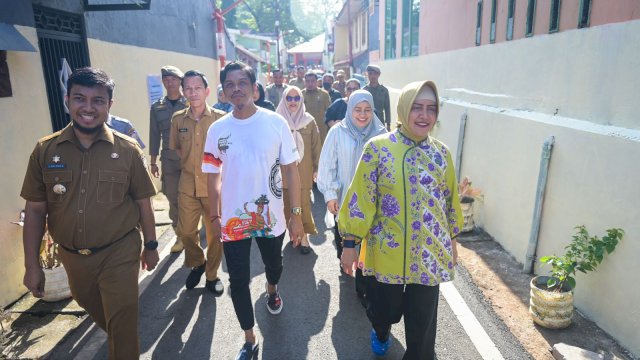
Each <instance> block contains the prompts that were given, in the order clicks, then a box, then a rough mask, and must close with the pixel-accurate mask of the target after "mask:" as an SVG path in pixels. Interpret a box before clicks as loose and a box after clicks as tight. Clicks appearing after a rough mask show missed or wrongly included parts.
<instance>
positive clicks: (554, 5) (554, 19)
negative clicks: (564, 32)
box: [549, 0, 560, 33]
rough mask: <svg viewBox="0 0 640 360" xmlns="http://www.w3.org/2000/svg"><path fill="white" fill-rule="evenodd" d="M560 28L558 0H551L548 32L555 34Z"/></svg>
mask: <svg viewBox="0 0 640 360" xmlns="http://www.w3.org/2000/svg"><path fill="white" fill-rule="evenodd" d="M559 28H560V0H551V15H550V16H549V32H550V33H553V32H557V31H558V30H559Z"/></svg>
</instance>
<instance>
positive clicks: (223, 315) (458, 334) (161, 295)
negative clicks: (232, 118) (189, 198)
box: [50, 191, 530, 360]
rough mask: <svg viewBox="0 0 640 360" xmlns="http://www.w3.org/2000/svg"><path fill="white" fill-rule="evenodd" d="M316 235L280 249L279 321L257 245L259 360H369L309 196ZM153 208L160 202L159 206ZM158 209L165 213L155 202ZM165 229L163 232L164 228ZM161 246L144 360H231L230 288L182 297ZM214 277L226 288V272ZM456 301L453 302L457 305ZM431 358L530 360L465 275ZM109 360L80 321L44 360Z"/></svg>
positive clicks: (398, 352) (450, 292)
mask: <svg viewBox="0 0 640 360" xmlns="http://www.w3.org/2000/svg"><path fill="white" fill-rule="evenodd" d="M314 195H315V199H316V201H315V203H314V206H313V212H314V218H315V219H316V225H317V227H318V230H319V234H318V235H316V236H313V237H312V239H311V242H312V246H313V250H314V251H313V252H312V253H311V254H309V255H302V254H300V252H299V251H298V249H294V248H292V247H291V245H286V246H285V247H284V249H283V254H284V263H285V269H284V273H283V275H282V279H281V282H280V291H281V294H282V298H283V302H284V309H283V312H282V314H280V315H279V316H272V315H270V314H269V313H268V312H267V310H266V308H265V299H264V282H265V279H264V275H263V272H264V271H263V268H262V266H261V264H262V262H261V259H260V254H259V251H258V249H257V246H255V244H254V245H253V246H252V253H251V261H252V263H251V265H252V268H251V275H252V282H251V293H252V299H253V301H254V306H255V310H256V311H255V317H256V330H257V335H258V338H259V340H260V346H261V351H260V358H261V359H341V360H342V359H354V360H355V359H374V358H375V356H374V355H373V354H372V352H371V350H370V346H369V329H370V325H369V322H368V320H367V317H366V315H365V312H364V309H363V307H362V306H361V304H360V302H359V299H358V298H357V297H356V294H355V291H354V290H353V289H354V281H353V279H352V278H350V277H347V276H345V275H341V274H340V272H339V270H338V260H337V259H336V257H335V247H334V245H333V234H332V231H331V230H327V229H326V228H325V226H324V223H323V222H322V219H323V216H324V211H325V207H324V202H323V200H322V195H320V193H318V192H317V191H316V192H315V193H314ZM156 205H158V202H156ZM159 206H163V205H162V203H161V202H160V205H159ZM163 228H167V226H164V227H163ZM168 228H169V230H168V231H166V232H165V233H164V235H163V236H162V237H161V238H160V239H159V241H160V243H161V245H160V246H161V248H160V256H161V261H160V264H159V265H158V267H157V269H156V270H155V271H154V272H152V273H149V274H142V276H141V278H140V284H141V287H140V292H141V294H140V332H141V353H142V355H141V359H233V358H234V357H235V355H236V353H237V351H238V350H239V348H240V347H241V346H242V343H243V338H242V331H241V330H240V327H239V324H238V321H237V319H236V317H235V314H234V311H233V305H232V302H231V298H230V296H229V291H228V288H226V289H225V293H224V294H223V295H222V296H221V297H219V298H216V297H214V296H213V295H212V294H211V293H210V292H208V291H206V290H205V289H204V279H203V280H202V282H201V285H199V286H198V287H196V288H195V289H193V290H189V291H187V290H186V289H185V288H184V280H185V279H186V277H187V274H188V272H189V270H188V269H186V268H184V267H182V263H183V257H184V255H183V254H170V253H169V248H170V246H171V244H172V243H173V241H174V236H175V235H174V234H173V231H172V230H171V228H170V227H168ZM221 270H222V271H221V273H220V276H221V278H222V280H223V282H224V284H225V287H228V284H229V283H228V274H227V273H226V263H225V262H224V260H223V263H222V266H221ZM458 293H459V295H458ZM472 339H473V340H472ZM404 348H405V340H404V325H403V323H402V322H400V323H399V324H397V325H395V326H394V327H393V329H392V346H391V348H390V350H389V352H388V353H387V356H386V357H385V358H386V359H400V358H401V357H402V354H403V352H404ZM436 353H437V356H438V358H439V359H447V360H449V359H461V360H462V359H464V360H474V359H519V360H520V359H529V358H530V356H529V355H528V354H527V352H526V351H525V350H524V349H523V348H522V346H521V345H520V344H519V343H518V341H517V340H516V339H515V338H514V337H513V335H512V334H511V333H510V332H509V331H508V329H507V328H506V327H505V326H504V325H503V323H502V322H501V321H500V320H498V319H497V317H496V316H495V314H494V313H493V312H492V311H491V310H490V309H489V308H488V306H487V305H486V303H485V302H483V301H482V295H481V293H480V292H479V290H478V289H477V288H476V286H475V285H474V284H473V282H472V281H471V280H470V278H469V274H468V273H467V272H466V270H465V269H464V268H463V267H459V269H458V277H457V279H456V280H455V281H454V282H453V284H451V283H449V284H446V285H443V286H441V296H440V303H439V310H438V334H437V344H436ZM71 358H73V359H107V358H108V349H107V343H106V335H105V333H104V332H102V331H101V330H99V329H98V328H96V327H95V326H94V325H93V323H92V322H91V320H89V319H87V320H86V321H85V322H84V323H83V324H82V325H81V326H80V327H79V328H78V329H77V330H75V331H74V332H73V333H72V334H71V335H70V336H69V337H67V338H66V339H65V341H63V342H62V343H61V344H59V345H58V347H57V348H56V349H55V350H54V351H53V354H52V356H51V357H50V359H71Z"/></svg>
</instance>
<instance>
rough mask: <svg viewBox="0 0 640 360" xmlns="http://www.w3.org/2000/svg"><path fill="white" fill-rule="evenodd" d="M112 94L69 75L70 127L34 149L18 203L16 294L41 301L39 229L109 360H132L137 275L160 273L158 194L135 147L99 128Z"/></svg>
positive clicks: (102, 79)
mask: <svg viewBox="0 0 640 360" xmlns="http://www.w3.org/2000/svg"><path fill="white" fill-rule="evenodd" d="M113 86H114V83H113V80H111V79H110V78H109V76H108V75H107V74H106V73H105V72H104V71H102V70H99V69H94V68H82V69H77V70H76V71H75V72H74V73H73V74H72V75H71V77H69V80H68V83H67V96H66V98H65V101H66V102H67V106H68V108H69V113H70V116H71V120H72V124H70V125H68V126H67V127H65V128H64V129H62V130H61V131H58V132H56V133H54V134H53V135H49V136H47V137H44V138H42V139H40V140H39V141H38V143H37V144H36V147H35V149H34V150H33V153H32V154H31V157H30V159H29V164H28V167H27V173H26V175H25V179H24V183H23V186H22V191H21V193H20V195H21V196H22V197H23V198H24V199H25V200H26V205H25V223H24V233H23V241H24V252H25V270H26V271H25V275H24V285H25V286H26V287H27V288H28V289H29V290H30V291H31V292H32V293H33V295H34V296H36V297H42V295H43V292H44V282H45V278H44V273H43V271H42V269H41V268H40V264H39V261H38V254H39V249H40V242H41V240H42V237H43V234H44V231H45V224H47V225H48V230H49V233H50V234H51V236H52V238H53V240H54V241H55V242H56V243H58V244H59V245H60V247H61V248H62V249H61V250H60V257H61V260H62V263H63V265H64V268H65V270H66V272H67V275H68V277H69V286H70V288H71V294H72V295H73V298H74V299H75V300H76V301H77V302H78V304H79V305H80V306H82V307H83V308H84V309H85V310H87V312H88V313H89V315H90V316H91V317H92V318H93V320H94V321H95V322H96V324H97V325H98V326H99V327H100V328H102V329H103V330H105V331H106V332H107V334H108V337H109V358H110V359H137V358H138V356H139V338H138V273H139V269H140V267H141V265H142V268H143V269H147V270H153V269H154V268H155V266H156V264H157V263H158V252H157V250H156V248H157V246H158V242H157V241H156V234H155V221H154V216H153V209H152V207H151V199H150V197H151V196H153V195H155V193H156V191H155V188H154V186H153V182H152V181H151V176H150V175H149V172H148V170H147V167H146V160H145V157H144V154H143V153H142V150H140V148H139V147H138V145H137V143H135V140H133V139H131V138H129V137H127V136H124V135H121V134H119V133H117V132H115V131H112V130H111V129H110V128H108V127H107V125H106V124H105V122H106V120H107V118H108V116H109V108H110V107H111V104H112V95H113ZM139 226H141V228H142V232H143V234H144V240H145V243H144V250H141V248H142V243H141V238H140V231H139V229H138V227H139Z"/></svg>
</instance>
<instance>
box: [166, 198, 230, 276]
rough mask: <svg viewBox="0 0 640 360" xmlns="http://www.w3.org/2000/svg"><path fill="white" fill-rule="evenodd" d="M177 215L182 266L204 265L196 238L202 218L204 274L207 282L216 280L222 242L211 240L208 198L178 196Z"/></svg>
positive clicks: (198, 240) (197, 238)
mask: <svg viewBox="0 0 640 360" xmlns="http://www.w3.org/2000/svg"><path fill="white" fill-rule="evenodd" d="M178 204H179V205H180V206H179V209H180V211H179V214H178V229H177V230H176V234H177V235H178V236H179V237H180V239H182V244H184V251H185V254H184V266H186V267H190V268H193V267H196V266H200V265H202V264H204V261H205V255H204V251H203V249H202V247H200V237H199V236H198V224H199V223H200V218H201V217H204V219H203V221H202V222H203V223H204V227H205V231H206V234H207V259H206V260H207V266H206V268H205V274H206V276H207V280H209V281H213V280H215V279H217V278H218V268H220V262H221V261H222V242H221V241H220V239H214V238H213V225H212V224H211V222H210V221H209V219H208V217H209V198H206V197H205V198H197V197H193V196H189V195H187V194H185V193H180V194H179V195H178Z"/></svg>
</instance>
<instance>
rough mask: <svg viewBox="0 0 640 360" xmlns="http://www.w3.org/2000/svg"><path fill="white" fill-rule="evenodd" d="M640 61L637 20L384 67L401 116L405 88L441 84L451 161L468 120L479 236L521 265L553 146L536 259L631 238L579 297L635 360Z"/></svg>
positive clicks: (467, 155)
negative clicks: (587, 239) (544, 155)
mask: <svg viewBox="0 0 640 360" xmlns="http://www.w3.org/2000/svg"><path fill="white" fill-rule="evenodd" d="M639 53H640V21H638V20H635V21H629V22H625V23H613V24H608V25H603V26H595V27H590V28H587V29H580V30H571V31H564V32H559V33H557V34H551V35H548V34H547V35H541V36H534V37H531V38H527V39H522V40H518V41H510V42H502V43H499V44H494V45H491V46H479V47H475V46H474V47H471V48H466V49H461V50H457V51H448V52H439V53H435V54H431V55H422V56H419V57H417V58H405V59H395V60H387V61H382V62H381V63H380V65H381V67H382V74H383V76H382V77H381V82H382V83H384V84H385V85H387V86H389V87H390V88H391V97H392V107H394V108H395V106H396V105H395V102H396V101H397V95H398V90H399V89H400V88H401V87H402V86H403V85H405V84H406V83H408V82H410V81H415V80H416V79H421V78H422V79H432V80H435V82H436V83H437V84H438V87H439V89H440V92H441V95H442V96H443V99H444V104H443V107H442V112H441V115H440V119H439V120H440V125H439V126H438V128H437V137H439V138H441V139H442V140H443V141H444V142H445V143H446V144H448V145H449V147H450V148H451V150H452V151H454V152H455V150H456V148H457V145H458V139H457V136H458V128H459V123H460V116H461V114H462V113H463V112H464V111H467V112H468V121H467V128H466V137H465V141H464V155H463V158H462V163H461V164H460V165H461V170H462V171H461V174H462V175H463V176H464V175H468V176H470V177H471V179H472V180H473V182H474V184H475V185H476V186H478V187H479V188H480V189H482V190H483V191H484V193H485V200H484V202H483V203H480V204H477V206H476V208H477V210H478V211H479V213H478V223H479V225H480V226H482V227H483V228H484V229H485V230H486V231H488V232H489V233H490V234H491V235H493V236H494V237H495V239H496V240H497V241H498V242H499V243H500V244H501V245H502V246H504V248H505V249H507V251H509V252H510V253H511V254H512V255H513V256H514V257H516V259H518V260H519V261H520V262H524V261H525V254H526V248H527V242H528V240H529V233H530V230H531V224H532V215H533V208H534V199H535V190H536V182H537V176H538V170H539V161H540V154H541V149H542V144H543V142H544V140H545V139H546V138H547V137H548V136H551V135H554V136H555V139H556V145H555V147H554V150H553V156H552V160H551V165H550V169H549V181H548V185H547V191H546V196H545V203H544V208H543V212H542V214H543V215H542V223H541V230H540V242H539V246H538V252H537V253H538V255H539V256H543V255H547V254H552V253H554V252H556V253H560V252H561V251H562V249H563V248H564V246H566V245H567V244H568V243H569V241H570V240H571V236H572V235H573V234H574V229H573V228H574V226H577V225H581V224H585V225H587V227H588V228H589V229H590V230H591V231H592V232H593V233H594V234H597V235H602V234H603V233H604V230H605V229H607V228H611V227H620V228H623V229H624V230H625V231H626V236H625V239H624V240H623V241H622V243H621V244H620V245H619V247H618V249H617V250H616V251H615V252H614V253H613V254H612V255H611V256H610V257H609V258H608V259H605V262H604V263H603V264H602V266H601V267H600V268H599V270H598V272H597V273H591V274H588V275H579V276H578V278H577V282H578V286H577V288H576V295H575V297H576V306H577V307H578V308H579V310H580V311H582V312H583V313H585V314H586V315H587V316H588V317H589V318H591V319H592V320H594V321H595V322H596V323H597V324H598V325H599V326H601V327H602V328H603V329H605V330H606V331H607V332H609V333H610V334H611V335H613V336H614V337H615V338H617V339H618V340H619V341H620V342H621V343H622V344H623V345H624V346H626V347H627V348H628V349H629V350H631V351H632V352H634V353H636V354H640V335H638V332H637V329H638V328H640V313H638V312H637V311H633V310H632V311H629V310H630V308H629V304H636V303H638V302H640V289H639V288H638V287H634V286H628V284H633V283H635V282H636V280H635V274H636V273H637V272H638V262H637V260H636V259H635V254H637V253H638V252H640V243H639V242H638V241H635V239H638V238H639V237H640V223H639V222H638V220H637V219H639V218H640V207H638V206H637V205H636V204H635V203H634V202H633V200H635V199H640V188H639V187H638V186H637V184H636V182H637V181H636V180H637V179H638V178H639V177H640V168H639V167H638V166H635V163H633V162H632V160H631V159H637V158H638V157H640V119H638V117H637V116H636V115H635V114H634V111H633V107H634V105H635V104H636V103H637V91H635V90H634V89H635V88H636V87H635V86H636V85H635V84H638V83H640V72H638V71H629V69H638V68H640V60H639V59H638V56H637V54H639ZM409 68H410V69H413V70H412V71H411V72H408V71H406V69H409ZM556 109H557V110H556ZM630 200H631V201H630ZM535 270H536V272H537V273H541V274H546V273H547V271H548V269H546V268H540V267H539V266H536V268H535ZM597 294H608V295H607V296H606V298H605V297H603V296H594V295H597Z"/></svg>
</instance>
